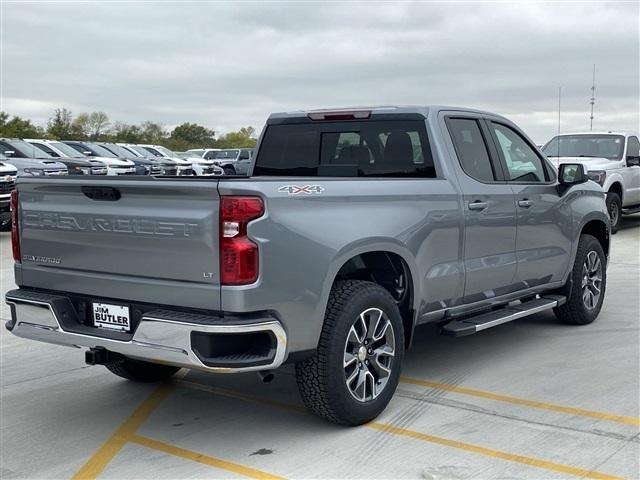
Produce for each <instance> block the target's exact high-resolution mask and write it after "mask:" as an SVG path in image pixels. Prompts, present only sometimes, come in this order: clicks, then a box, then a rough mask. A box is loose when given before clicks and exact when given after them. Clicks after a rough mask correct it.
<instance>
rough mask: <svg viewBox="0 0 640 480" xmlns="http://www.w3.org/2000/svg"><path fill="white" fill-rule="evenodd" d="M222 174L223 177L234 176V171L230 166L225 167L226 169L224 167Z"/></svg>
mask: <svg viewBox="0 0 640 480" xmlns="http://www.w3.org/2000/svg"><path fill="white" fill-rule="evenodd" d="M223 170H224V174H225V175H235V174H236V169H235V168H233V167H232V166H230V165H227V166H226V167H224V169H223Z"/></svg>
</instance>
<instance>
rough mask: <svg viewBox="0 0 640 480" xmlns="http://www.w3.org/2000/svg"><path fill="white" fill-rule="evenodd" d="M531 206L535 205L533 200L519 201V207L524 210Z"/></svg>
mask: <svg viewBox="0 0 640 480" xmlns="http://www.w3.org/2000/svg"><path fill="white" fill-rule="evenodd" d="M531 205H533V202H532V201H531V200H527V199H526V198H525V199H524V200H518V206H520V207H522V208H529V207H530V206H531Z"/></svg>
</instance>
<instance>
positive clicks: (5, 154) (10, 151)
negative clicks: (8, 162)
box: [2, 150, 16, 157]
mask: <svg viewBox="0 0 640 480" xmlns="http://www.w3.org/2000/svg"><path fill="white" fill-rule="evenodd" d="M15 153H16V152H14V151H13V150H5V151H4V152H2V154H3V155H4V156H5V157H11V156H12V155H15Z"/></svg>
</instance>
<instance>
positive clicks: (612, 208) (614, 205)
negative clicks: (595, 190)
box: [607, 192, 622, 234]
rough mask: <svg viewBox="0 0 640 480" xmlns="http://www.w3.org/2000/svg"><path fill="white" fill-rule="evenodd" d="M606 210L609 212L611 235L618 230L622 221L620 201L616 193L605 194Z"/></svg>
mask: <svg viewBox="0 0 640 480" xmlns="http://www.w3.org/2000/svg"><path fill="white" fill-rule="evenodd" d="M607 210H608V211H609V219H610V220H611V233H612V234H613V233H616V232H617V231H618V229H619V228H620V222H621V221H622V218H621V217H622V200H620V196H619V195H618V194H617V193H613V192H609V193H607Z"/></svg>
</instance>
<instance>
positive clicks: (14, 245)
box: [9, 190, 22, 263]
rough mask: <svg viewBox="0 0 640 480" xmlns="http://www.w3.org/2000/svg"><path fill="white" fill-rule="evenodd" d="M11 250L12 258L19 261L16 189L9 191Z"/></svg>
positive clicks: (20, 258)
mask: <svg viewBox="0 0 640 480" xmlns="http://www.w3.org/2000/svg"><path fill="white" fill-rule="evenodd" d="M9 208H10V209H11V250H12V251H13V260H14V261H15V262H17V263H20V262H21V260H22V255H21V254H20V234H19V233H18V228H19V225H18V219H19V217H18V191H17V190H14V191H12V192H11V204H10V207H9Z"/></svg>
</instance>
